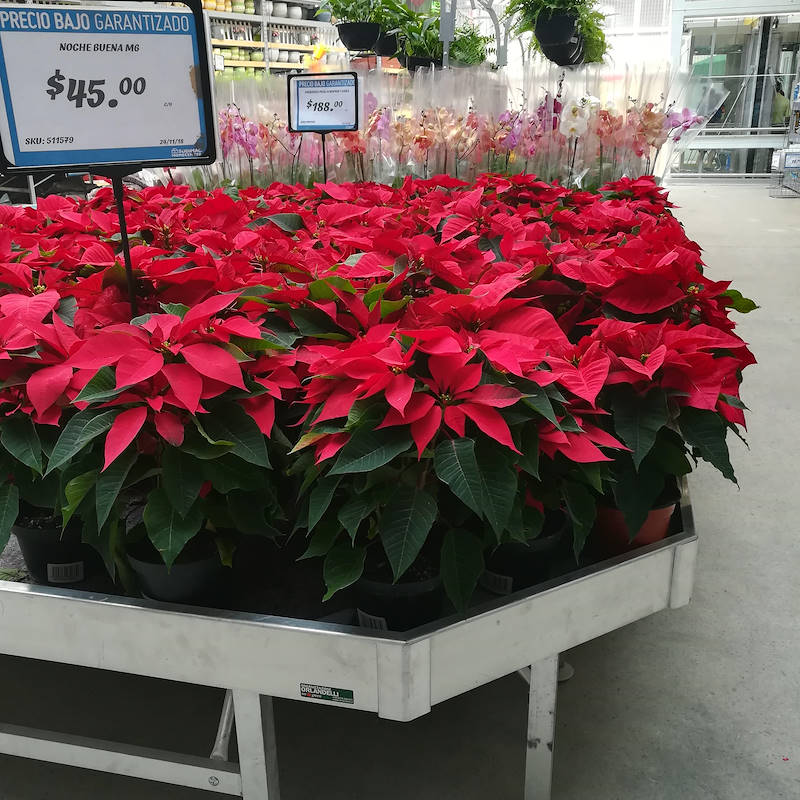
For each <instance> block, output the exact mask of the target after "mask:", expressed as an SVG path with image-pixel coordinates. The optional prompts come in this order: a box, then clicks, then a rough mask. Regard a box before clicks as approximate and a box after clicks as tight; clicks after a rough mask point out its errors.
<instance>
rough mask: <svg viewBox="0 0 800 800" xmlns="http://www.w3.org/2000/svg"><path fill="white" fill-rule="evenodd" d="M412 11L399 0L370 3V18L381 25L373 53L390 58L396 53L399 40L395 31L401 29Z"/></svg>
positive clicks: (381, 0)
mask: <svg viewBox="0 0 800 800" xmlns="http://www.w3.org/2000/svg"><path fill="white" fill-rule="evenodd" d="M411 14H412V12H411V10H410V9H409V8H408V6H407V5H405V3H403V2H402V1H401V0H379V2H377V3H374V4H373V5H372V15H373V16H372V18H373V19H374V20H375V22H377V23H378V24H379V25H380V26H381V33H380V36H379V37H378V41H377V42H376V43H375V47H374V50H375V54H376V55H379V56H385V57H387V58H391V57H392V56H395V55H397V52H398V50H399V49H400V42H399V40H398V37H397V31H398V30H402V28H403V26H404V25H405V24H406V22H407V21H408V19H409V18H410V16H411Z"/></svg>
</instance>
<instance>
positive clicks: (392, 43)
mask: <svg viewBox="0 0 800 800" xmlns="http://www.w3.org/2000/svg"><path fill="white" fill-rule="evenodd" d="M399 49H400V43H399V42H398V41H397V34H396V33H384V32H383V31H381V35H380V36H379V37H378V41H377V42H376V43H375V55H378V56H384V57H386V58H391V57H392V56H394V55H397V51H398V50H399Z"/></svg>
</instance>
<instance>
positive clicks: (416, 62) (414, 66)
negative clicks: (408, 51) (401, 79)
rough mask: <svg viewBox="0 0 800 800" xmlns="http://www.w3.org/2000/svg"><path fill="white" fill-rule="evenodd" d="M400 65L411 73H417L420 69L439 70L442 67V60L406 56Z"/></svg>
mask: <svg viewBox="0 0 800 800" xmlns="http://www.w3.org/2000/svg"><path fill="white" fill-rule="evenodd" d="M400 63H401V64H402V65H403V66H404V67H405V68H406V69H407V70H408V71H409V72H416V71H417V70H418V69H428V68H429V67H433V68H434V69H439V68H440V67H441V66H442V59H441V58H431V57H430V56H405V57H404V58H403V59H402V60H401V61H400Z"/></svg>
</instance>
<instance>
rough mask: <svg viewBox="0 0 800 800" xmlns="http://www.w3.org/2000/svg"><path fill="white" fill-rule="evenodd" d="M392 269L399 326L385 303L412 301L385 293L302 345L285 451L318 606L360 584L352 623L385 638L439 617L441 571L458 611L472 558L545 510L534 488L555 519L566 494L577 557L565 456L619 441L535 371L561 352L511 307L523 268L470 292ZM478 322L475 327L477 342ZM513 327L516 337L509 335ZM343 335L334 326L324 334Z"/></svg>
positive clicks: (519, 538)
mask: <svg viewBox="0 0 800 800" xmlns="http://www.w3.org/2000/svg"><path fill="white" fill-rule="evenodd" d="M451 244H452V243H451ZM445 249H446V248H445ZM440 257H441V256H440ZM400 269H401V272H400V274H399V275H398V276H397V278H396V285H397V287H398V288H399V287H400V286H405V287H407V288H406V291H409V292H412V294H413V295H416V296H417V299H416V300H415V301H414V303H413V307H410V310H409V311H408V312H407V313H406V314H405V320H406V325H407V326H409V327H402V326H400V327H398V326H396V325H395V324H393V323H390V322H384V321H383V320H382V319H381V317H380V316H379V315H378V314H377V313H376V312H377V310H378V309H380V308H382V307H383V305H382V303H387V302H388V303H390V305H387V306H386V307H385V308H386V310H387V311H389V310H390V309H393V310H394V311H396V312H400V311H401V310H402V309H403V308H405V306H406V305H407V304H409V302H410V301H411V299H412V296H411V295H409V296H406V297H405V298H404V299H402V300H399V301H398V300H394V301H392V300H381V298H382V297H392V296H393V294H392V292H391V290H389V289H388V288H387V286H386V285H383V286H379V287H376V291H374V292H371V293H369V294H368V295H367V298H368V299H367V301H366V302H367V303H371V304H372V316H373V317H374V319H373V322H372V323H371V324H367V325H366V327H365V329H364V331H363V333H360V334H359V335H357V336H355V337H354V338H350V337H346V338H345V339H344V340H343V341H342V342H341V343H338V344H337V343H319V344H317V343H313V342H309V343H308V344H306V346H305V347H304V348H303V350H302V352H301V354H300V356H299V358H300V360H301V361H303V362H305V363H307V365H308V368H307V373H308V374H307V379H306V380H307V385H306V390H305V395H304V397H303V399H302V403H303V404H305V405H306V406H307V407H308V411H307V414H306V421H305V424H304V428H303V431H302V435H301V437H300V439H299V441H298V443H297V445H296V446H295V448H294V451H293V452H294V453H295V454H299V455H298V459H300V461H301V467H302V468H303V469H304V470H305V476H306V477H305V483H304V485H305V488H306V490H307V500H306V503H305V505H304V511H303V513H302V515H301V519H300V521H299V523H298V525H299V527H301V528H305V529H306V530H307V531H308V533H309V535H310V541H309V545H308V550H307V553H306V555H307V556H309V557H310V556H320V557H324V567H323V572H324V576H325V580H326V583H327V585H328V595H327V596H328V597H330V596H331V595H332V594H333V593H335V592H336V591H338V590H340V589H342V588H344V587H346V586H349V585H351V584H354V583H355V584H357V587H356V590H357V591H356V594H357V602H358V604H359V610H360V612H362V615H363V616H362V618H363V619H366V620H367V621H368V623H369V624H373V625H379V626H386V627H390V628H395V627H403V628H408V627H413V626H414V625H419V624H421V623H423V622H425V621H429V620H430V619H432V618H433V617H435V616H436V615H438V613H439V611H440V608H439V605H438V602H437V598H436V593H435V588H436V581H437V577H438V574H440V575H441V579H442V581H443V584H444V589H445V591H446V593H447V596H448V597H449V599H450V600H451V602H452V603H453V605H454V606H455V607H456V608H457V609H459V610H463V609H464V608H465V607H466V605H467V604H468V603H469V600H470V598H471V596H472V593H473V590H474V588H475V585H476V583H477V581H478V579H479V577H480V575H481V574H482V572H483V570H484V559H483V552H484V550H486V549H487V548H489V549H494V547H496V546H497V545H498V544H502V543H503V542H518V543H523V544H524V543H526V542H527V541H528V540H529V539H531V538H535V537H537V536H538V534H539V533H540V532H541V530H542V527H543V524H544V519H545V508H544V506H543V504H542V503H541V502H540V501H539V500H538V499H535V498H533V501H532V502H531V503H530V504H527V503H526V499H527V498H528V496H529V494H530V490H531V486H532V482H534V481H535V482H536V483H537V484H538V485H539V486H545V485H546V486H547V487H548V490H549V493H550V496H549V497H548V501H549V502H551V503H552V505H553V508H554V510H556V511H559V510H560V508H561V507H562V505H563V501H564V498H567V505H566V508H567V509H568V511H569V513H570V515H571V516H573V520H574V523H575V524H574V528H575V536H576V539H575V550H576V552H579V551H580V549H581V548H582V546H583V542H584V541H585V539H586V536H587V534H588V532H589V529H590V528H591V524H592V522H593V519H594V504H593V498H592V497H591V495H590V494H589V492H588V491H583V489H582V486H581V483H580V482H581V481H582V480H583V478H582V477H581V476H582V474H583V470H584V469H585V463H583V464H582V463H577V462H575V461H573V460H572V456H573V455H574V454H575V453H579V456H580V458H581V459H582V461H583V462H587V461H591V460H592V459H593V458H596V459H599V460H601V461H606V460H609V459H608V458H607V457H606V456H605V455H604V454H603V453H602V451H601V450H600V449H599V447H598V446H597V445H599V446H602V447H611V448H616V447H621V446H622V445H621V444H620V443H619V442H617V441H616V440H614V439H613V437H611V436H610V435H608V434H606V433H604V432H602V431H599V430H598V429H596V428H595V427H594V426H593V425H591V424H588V423H586V424H582V418H581V416H580V410H581V409H582V408H583V406H585V405H586V401H585V400H583V399H582V398H580V397H577V396H576V397H575V398H574V399H573V400H568V399H567V398H566V397H565V396H564V395H562V394H561V392H560V390H559V387H556V386H555V385H554V380H552V379H551V377H550V374H551V373H550V370H548V369H541V370H540V369H539V367H540V366H542V367H546V366H547V364H546V363H545V362H544V356H545V354H546V350H547V346H548V344H552V345H553V346H554V347H558V346H564V347H568V342H567V339H566V337H565V335H564V334H563V332H562V331H561V330H560V328H559V327H558V325H557V324H556V323H555V320H554V318H553V317H552V316H551V315H550V314H549V313H548V312H546V311H545V310H544V309H542V308H540V307H538V306H537V303H536V301H535V300H530V299H528V298H526V297H524V296H519V297H517V296H514V297H511V294H512V292H524V290H525V281H524V275H523V274H507V275H503V276H502V277H499V278H498V277H497V276H491V277H489V276H487V278H486V279H485V282H482V283H481V284H480V285H479V286H476V287H475V289H474V290H473V291H472V292H469V293H465V294H458V293H456V294H453V293H452V292H453V289H451V290H450V291H445V290H443V289H442V286H443V285H444V284H446V283H447V282H448V280H454V275H453V274H452V273H450V274H448V273H447V272H443V273H440V274H438V275H437V274H436V273H435V272H433V273H432V274H431V273H430V272H429V271H428V269H422V270H420V267H419V266H418V267H416V268H414V269H411V268H410V266H409V265H408V264H406V266H405V267H404V268H403V267H400ZM412 285H413V286H415V287H416V289H411V286H412ZM423 286H427V287H429V288H423ZM455 297H459V298H460V302H458V303H457V304H456V305H455V306H454V299H455ZM364 302H365V301H364V300H363V299H362V298H359V297H358V296H356V297H349V296H348V297H347V298H346V299H345V300H344V301H343V306H342V309H341V313H342V315H343V316H344V315H345V314H347V313H352V314H354V315H355V316H356V318H358V319H361V320H362V323H363V321H365V320H367V319H369V318H370V312H369V307H368V306H366V307H364V308H363V311H356V310H355V309H356V306H360V304H361V303H364ZM490 309H491V310H490ZM328 313H329V314H330V315H331V317H332V318H334V319H338V317H336V315H334V314H333V311H332V309H330V310H329V311H328ZM476 319H484V320H485V326H486V330H483V329H482V328H481V329H480V331H481V332H480V333H479V334H476V333H475V327H474V326H475V320H476ZM515 326H519V327H520V328H521V329H522V330H526V331H527V335H525V334H521V335H518V336H514V335H513V334H512V329H513V328H514V327H515ZM346 327H349V326H344V325H342V324H339V325H336V324H334V325H332V326H331V330H330V335H331V336H335V337H337V338H339V337H340V336H341V333H340V331H341V330H342V329H343V328H346ZM534 330H535V333H534ZM319 333H323V331H319ZM498 337H499V338H498ZM501 339H502V340H504V341H507V342H508V343H507V344H506V345H505V346H503V345H501V344H500V340H501ZM523 365H524V366H523ZM540 384H543V385H540ZM544 387H546V388H544ZM584 394H586V393H585V392H584ZM573 411H574V412H575V413H574V414H573ZM551 419H552V420H554V422H551ZM565 430H568V431H569V433H562V431H565ZM551 431H553V432H555V431H557V432H558V435H553V433H552V432H551ZM540 438H543V440H544V441H545V444H544V446H543V451H544V452H545V454H546V456H547V458H545V459H542V463H541V465H540V461H539V447H538V445H537V442H538V441H539V439H540ZM593 442H596V443H597V444H594V443H593ZM312 448H313V452H311V451H312ZM539 496H543V493H539ZM573 498H577V499H576V500H575V502H574V503H573V502H572V499H573ZM588 506H591V507H588ZM526 509H527V510H526ZM562 527H563V526H562ZM437 573H438V574H437ZM408 575H411V576H412V579H411V580H408V578H407V577H406V576H408ZM404 578H406V580H407V581H408V582H407V583H404ZM398 584H400V586H398ZM412 584H413V585H412ZM412 611H413V612H414V613H412Z"/></svg>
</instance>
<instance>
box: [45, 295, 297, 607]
mask: <svg viewBox="0 0 800 800" xmlns="http://www.w3.org/2000/svg"><path fill="white" fill-rule="evenodd" d="M238 294H239V293H233V294H221V295H220V294H218V295H212V296H211V297H209V298H208V299H206V300H204V301H202V302H200V303H198V304H196V305H194V306H193V307H192V308H189V307H187V306H182V305H179V304H174V303H173V304H169V305H164V307H163V312H164V313H158V314H156V313H150V314H145V315H143V316H142V317H139V318H137V319H134V320H132V321H131V322H130V323H128V324H124V323H117V324H115V325H113V326H110V327H109V328H108V329H105V330H100V331H98V332H96V333H95V334H94V335H93V336H90V337H88V338H86V339H85V340H84V341H83V342H81V343H80V344H79V345H78V346H77V347H75V348H74V349H73V351H72V353H71V355H70V358H69V359H68V360H67V362H66V367H67V368H68V369H69V370H70V372H72V370H73V369H74V370H75V374H74V375H72V378H71V381H72V383H73V385H75V386H77V387H82V388H81V390H80V391H79V392H78V393H77V394H76V395H75V396H74V398H73V400H72V403H73V405H75V406H77V407H78V408H80V409H81V410H80V412H79V413H78V414H76V415H75V416H74V417H73V418H72V419H71V420H70V423H68V425H67V427H66V428H65V429H64V431H63V433H62V434H61V437H60V438H59V441H58V442H57V443H56V445H55V448H54V450H53V453H54V455H55V454H56V453H59V452H60V451H61V450H60V448H61V447H62V444H63V445H64V447H66V446H67V443H69V442H73V441H77V442H78V444H79V445H81V446H86V447H87V449H88V453H87V454H85V455H84V454H83V451H80V452H81V455H82V456H83V458H84V461H86V460H87V458H88V459H90V460H91V458H92V457H93V458H94V462H95V463H94V465H93V467H94V468H93V469H90V470H88V471H86V472H85V473H82V475H81V479H82V480H83V481H84V483H83V484H82V494H80V496H76V498H75V499H74V500H73V501H72V506H73V507H74V511H76V512H78V513H82V515H83V517H84V518H85V519H89V518H91V517H93V516H94V515H93V510H94V508H95V507H97V525H96V528H95V533H96V535H97V537H98V538H99V539H100V541H101V543H104V544H105V547H104V548H103V549H104V550H105V551H109V550H110V551H112V552H114V551H115V548H114V542H115V540H117V539H118V538H119V539H123V540H124V538H125V534H126V533H130V534H131V541H132V546H131V550H130V556H131V558H130V563H131V565H132V566H133V568H134V571H135V572H136V573H137V574H138V575H139V577H140V579H141V580H142V583H143V586H144V589H145V591H146V593H147V594H149V595H151V596H155V597H158V598H160V599H169V600H179V599H180V600H188V599H194V598H196V597H197V596H198V595H199V594H202V593H203V592H204V591H205V590H206V589H207V588H208V586H207V584H208V581H209V580H210V579H211V578H212V577H214V576H215V574H216V573H218V571H219V565H220V558H221V559H222V561H223V562H224V563H226V564H228V565H230V563H231V556H232V551H233V547H234V546H235V538H236V536H237V535H238V534H253V535H261V536H264V535H274V534H275V528H274V527H273V524H274V520H275V519H276V518H279V517H280V508H279V506H278V504H277V501H276V499H275V498H276V494H275V491H274V489H273V482H272V480H271V475H270V460H269V457H268V451H267V445H266V438H265V437H266V436H268V435H269V434H270V433H271V432H272V428H273V425H274V417H275V397H276V396H277V397H280V395H281V386H285V385H287V383H286V372H287V370H286V368H285V360H284V358H283V356H282V355H281V354H280V353H279V352H277V351H274V353H273V351H271V350H269V349H266V350H265V344H264V339H263V338H262V336H261V334H262V329H261V328H260V327H259V325H258V324H256V323H254V322H252V321H251V320H250V319H248V317H247V316H246V315H245V314H242V313H241V312H239V311H238V309H237V307H236V306H237V303H238V302H240V301H239V299H238ZM248 351H249V352H248ZM276 374H277V377H276ZM293 381H294V378H293V377H290V378H289V383H293ZM87 429H91V431H92V432H94V433H95V436H94V437H93V438H92V440H87V441H84V439H86V437H85V436H83V435H81V436H80V437H79V438H77V439H76V436H78V434H79V433H80V432H81V431H84V430H87ZM106 431H107V433H106ZM101 433H104V434H105V436H103V437H102V439H100V438H98V444H97V446H95V447H91V444H92V441H93V439H94V438H97V437H99V436H100V434H101ZM76 452H78V451H76ZM84 466H86V464H84ZM101 503H102V504H103V512H102V513H101V510H100V504H101ZM112 507H115V513H114V514H110V510H111V508H112ZM267 515H269V518H270V519H269V520H268V519H267ZM120 520H124V526H125V527H124V530H120V529H119V526H120ZM144 534H146V537H145V535H144ZM145 539H147V540H149V543H147V542H145ZM190 543H191V545H190ZM187 545H188V546H189V550H188V551H187V552H185V553H184V548H185V547H187ZM214 545H216V548H217V550H218V553H217V552H215V549H214ZM156 555H157V558H155V557H154V556H156ZM173 565H176V567H175V570H176V574H175V575H172V574H169V573H170V570H171V568H172V567H173Z"/></svg>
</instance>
